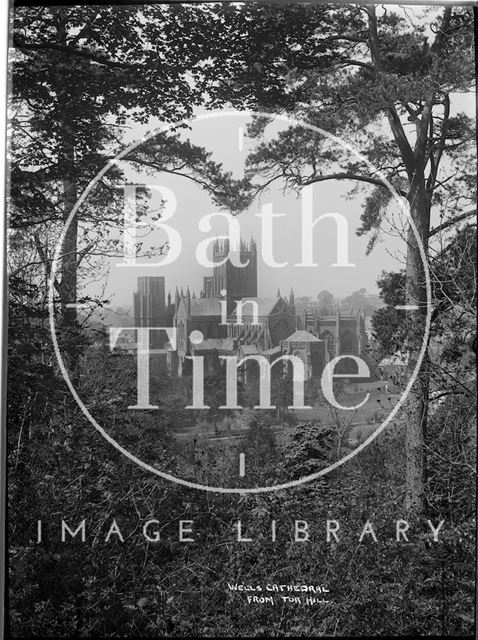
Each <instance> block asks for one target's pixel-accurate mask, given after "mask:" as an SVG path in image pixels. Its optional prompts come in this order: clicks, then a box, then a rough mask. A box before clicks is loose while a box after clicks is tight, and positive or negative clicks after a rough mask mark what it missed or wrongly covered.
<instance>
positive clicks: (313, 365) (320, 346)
mask: <svg viewBox="0 0 478 640" xmlns="http://www.w3.org/2000/svg"><path fill="white" fill-rule="evenodd" d="M282 354H283V355H290V356H296V357H298V358H300V359H301V360H302V362H303V363H304V373H305V380H310V379H311V378H320V376H321V375H322V372H323V370H324V367H325V365H326V364H327V362H328V361H329V355H328V352H327V343H326V342H325V340H320V339H319V338H317V337H316V336H314V334H313V333H310V332H309V331H303V330H299V331H295V332H294V333H293V334H292V335H290V336H289V337H288V338H287V339H286V340H283V342H282Z"/></svg>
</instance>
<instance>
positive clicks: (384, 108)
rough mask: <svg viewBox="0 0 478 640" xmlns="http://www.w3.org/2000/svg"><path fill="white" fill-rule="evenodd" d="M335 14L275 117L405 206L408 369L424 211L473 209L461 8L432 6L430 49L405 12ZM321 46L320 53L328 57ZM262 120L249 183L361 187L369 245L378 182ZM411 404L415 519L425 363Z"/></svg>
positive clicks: (379, 208) (422, 283)
mask: <svg viewBox="0 0 478 640" xmlns="http://www.w3.org/2000/svg"><path fill="white" fill-rule="evenodd" d="M330 15H332V14H330ZM329 17H330V16H329ZM335 17H336V16H335ZM336 18H337V19H336V21H334V20H332V24H330V22H329V23H328V24H327V25H325V26H324V29H323V30H322V34H323V36H322V37H321V38H320V39H319V41H320V45H321V48H320V50H319V49H317V50H316V51H315V64H313V63H311V54H310V51H308V52H307V53H308V55H304V57H303V60H302V62H303V64H301V60H300V56H299V60H298V61H297V60H296V66H295V67H294V68H289V72H288V73H285V72H284V75H283V81H284V84H285V86H290V87H292V94H291V93H289V94H288V96H287V100H282V101H278V102H277V104H276V109H279V110H284V111H287V112H288V113H291V114H292V115H294V117H296V118H301V119H303V120H307V121H308V122H310V123H311V124H313V125H316V126H318V127H321V128H322V129H325V130H326V131H328V132H330V133H332V134H335V135H337V136H339V137H341V138H342V139H344V138H347V139H348V140H349V141H353V143H354V144H355V146H356V148H358V149H360V151H361V153H362V154H363V155H364V156H365V157H366V158H367V159H368V160H369V161H370V162H371V163H372V164H373V165H374V166H375V167H376V168H377V169H379V170H380V171H381V172H382V174H383V175H385V176H386V178H387V179H388V180H389V181H390V182H391V184H392V185H393V186H394V188H395V189H396V191H397V192H398V194H399V195H401V196H402V197H404V198H405V199H406V200H407V202H408V205H409V210H410V215H411V219H412V221H413V223H414V225H415V228H416V231H417V235H416V236H415V234H414V232H413V229H412V227H411V225H409V226H408V228H406V229H405V232H404V233H405V238H404V240H405V242H406V246H407V251H406V303H407V304H408V305H410V306H416V307H417V309H416V310H415V311H411V312H410V315H409V318H408V325H409V328H410V330H409V331H408V332H407V349H408V351H409V354H410V363H411V367H412V368H413V366H414V364H415V363H416V361H417V357H418V351H419V349H420V344H421V339H422V336H423V334H424V326H425V317H426V312H427V305H426V278H425V267H424V265H423V263H422V260H421V255H420V250H419V245H420V244H421V245H422V246H423V248H424V251H425V255H427V253H428V247H429V236H430V235H434V230H432V229H430V220H431V213H432V208H433V209H435V210H436V211H438V212H439V213H440V215H441V216H442V218H444V219H446V220H447V222H446V223H445V224H446V225H447V226H448V225H449V224H452V223H453V219H455V220H461V219H463V218H464V217H467V216H469V215H472V214H474V213H475V209H471V210H470V209H469V207H470V205H472V204H474V202H475V196H474V192H473V186H472V185H473V177H472V172H471V170H470V164H469V162H468V160H469V158H473V156H474V134H473V127H472V123H471V121H470V118H469V117H467V116H466V115H465V114H458V115H456V116H455V115H453V116H452V115H451V113H452V109H451V103H452V100H453V97H454V96H455V95H456V94H459V93H462V92H467V91H470V88H471V86H472V83H473V74H474V70H473V65H472V64H471V60H472V57H473V56H472V46H473V42H472V28H471V27H472V12H471V11H470V10H469V9H467V8H462V7H453V8H452V7H446V8H445V9H443V10H441V11H440V13H439V15H438V16H437V18H436V19H434V18H433V19H432V20H431V22H430V24H431V28H432V30H433V31H434V32H435V37H434V39H433V42H431V43H429V42H428V36H427V35H426V34H425V30H424V27H423V25H421V26H420V25H418V26H416V27H412V28H411V27H410V25H409V24H408V21H407V17H406V14H404V15H398V14H397V13H392V12H390V11H389V10H388V9H387V10H384V11H383V12H381V14H380V15H378V14H377V10H376V7H375V6H372V5H368V6H361V7H352V8H348V9H342V14H341V16H340V18H338V17H336ZM339 27H341V28H339ZM337 43H340V46H339V47H337ZM327 45H330V47H331V48H330V49H328V54H329V56H330V57H329V58H328V59H327V56H326V55H325V54H324V48H325V50H326V48H327ZM313 57H314V54H312V58H313ZM297 86H299V87H300V100H299V98H298V92H299V89H297V88H296V89H294V87H297ZM294 91H296V93H294ZM291 101H292V102H293V107H292V108H291V107H290V102H291ZM267 124H268V120H267V119H264V118H262V119H257V121H256V123H255V125H254V126H253V127H251V128H250V135H251V136H255V137H256V138H258V140H259V142H258V145H257V148H256V151H255V152H253V153H252V154H251V155H250V157H249V159H248V166H249V176H250V177H251V179H252V178H253V177H254V176H261V178H262V179H263V180H264V182H265V184H270V182H271V181H273V180H277V179H280V180H282V181H283V182H284V183H285V185H286V187H287V188H289V189H295V190H297V191H300V190H301V189H302V188H304V187H305V186H307V185H312V184H318V183H320V182H323V181H326V180H352V181H355V182H356V183H364V184H368V185H371V186H372V187H373V190H372V191H371V192H370V195H368V197H367V199H366V204H365V207H364V211H363V214H362V226H361V228H360V229H359V233H360V234H363V233H370V234H371V238H370V242H369V249H372V248H373V246H374V244H375V242H376V240H377V238H378V237H379V234H380V227H381V223H382V221H383V218H384V215H385V213H386V211H387V209H388V208H389V207H390V205H391V202H392V196H391V192H390V191H389V190H388V188H387V186H386V184H385V183H384V182H383V181H382V179H381V178H380V176H379V175H378V174H377V173H376V172H374V171H372V170H370V168H369V167H368V166H367V165H365V163H362V162H360V161H357V160H355V159H354V160H351V159H350V158H349V157H347V154H346V153H345V152H344V151H343V150H342V149H336V148H331V146H330V145H329V144H326V142H327V141H325V143H324V138H323V136H321V135H320V134H318V133H317V134H314V133H313V132H311V131H310V130H308V129H305V128H303V127H300V126H296V127H290V128H289V129H287V130H285V131H282V132H281V133H279V134H278V135H277V136H276V137H275V138H274V139H273V140H272V141H264V140H263V139H261V134H262V132H263V131H264V129H265V127H266V126H267ZM410 128H411V130H410V131H409V129H410ZM377 132H380V133H377ZM473 164H474V163H471V165H472V166H473ZM467 165H468V166H467ZM467 208H468V209H467ZM410 398H411V399H410V402H409V405H408V407H409V427H408V429H407V436H408V440H407V443H408V444H407V497H406V506H407V509H408V510H409V511H410V512H411V513H419V512H421V511H423V509H424V486H425V481H426V461H425V455H424V450H425V449H424V437H425V431H426V421H427V406H428V367H427V363H426V361H425V362H424V363H423V364H422V367H421V371H420V374H419V375H418V377H417V380H416V383H415V384H414V387H413V390H412V393H411V395H410Z"/></svg>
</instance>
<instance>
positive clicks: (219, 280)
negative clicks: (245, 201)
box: [201, 238, 257, 314]
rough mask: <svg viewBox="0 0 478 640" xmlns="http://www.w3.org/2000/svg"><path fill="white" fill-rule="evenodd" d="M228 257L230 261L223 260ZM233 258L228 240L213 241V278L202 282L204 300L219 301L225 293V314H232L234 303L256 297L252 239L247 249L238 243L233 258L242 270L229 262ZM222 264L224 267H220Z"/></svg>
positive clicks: (255, 250)
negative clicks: (237, 261)
mask: <svg viewBox="0 0 478 640" xmlns="http://www.w3.org/2000/svg"><path fill="white" fill-rule="evenodd" d="M228 255H229V256H230V257H229V259H228V260H225V258H226V256H228ZM232 255H233V252H232V251H231V252H230V243H229V240H227V239H226V240H224V241H223V242H219V240H216V242H215V243H214V245H213V262H215V263H218V264H217V265H216V266H215V267H214V268H213V274H212V276H206V277H205V278H204V280H203V291H202V294H201V295H202V297H204V298H220V297H221V296H222V294H221V291H224V290H226V291H227V294H226V300H227V313H228V314H229V313H231V312H232V310H233V308H234V302H235V301H236V300H241V298H251V297H256V296H257V247H256V243H255V241H254V239H253V238H251V241H250V242H249V244H248V245H247V244H246V243H245V242H244V241H243V240H242V239H241V241H240V248H239V251H238V252H237V254H236V258H237V260H240V263H241V264H244V265H245V266H243V267H236V266H235V265H234V264H233V263H232V262H231V259H230V258H231V256H232ZM224 260H225V261H224ZM221 262H224V264H219V263H221ZM246 263H247V264H246Z"/></svg>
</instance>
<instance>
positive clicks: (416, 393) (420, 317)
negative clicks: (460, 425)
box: [405, 178, 430, 516]
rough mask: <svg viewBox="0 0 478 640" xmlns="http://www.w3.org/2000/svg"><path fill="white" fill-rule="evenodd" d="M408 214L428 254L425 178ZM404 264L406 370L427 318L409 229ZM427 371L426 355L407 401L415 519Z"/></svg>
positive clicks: (422, 483) (409, 507)
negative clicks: (411, 307) (408, 306)
mask: <svg viewBox="0 0 478 640" xmlns="http://www.w3.org/2000/svg"><path fill="white" fill-rule="evenodd" d="M409 202H410V213H411V216H412V219H413V221H414V223H415V226H416V229H417V232H418V236H419V238H420V240H421V242H422V245H423V248H424V250H425V255H427V249H428V231H429V226H430V203H429V198H428V195H427V193H426V190H425V181H424V179H420V178H419V179H418V180H417V181H416V182H415V185H412V189H411V193H410V197H409ZM407 244H408V248H407V262H406V296H407V305H413V306H416V307H417V309H415V310H411V311H409V312H407V320H406V321H407V323H408V327H407V329H408V331H407V336H408V337H407V352H408V358H409V360H408V368H409V371H410V372H411V371H412V370H413V369H415V367H416V364H417V361H418V357H419V352H420V349H421V348H422V344H423V336H424V332H425V326H426V316H427V288H426V276H425V266H424V264H423V260H422V258H421V255H420V251H419V243H418V241H417V238H416V237H415V234H414V232H413V230H412V228H411V227H410V228H409V230H408V235H407ZM428 395H429V372H428V359H427V354H425V357H424V359H423V361H422V363H421V366H420V368H419V371H418V374H417V376H416V379H415V381H414V384H413V386H412V388H411V391H410V395H409V398H408V401H407V407H406V413H407V419H408V420H407V427H406V428H407V430H406V445H405V452H406V494H405V509H406V511H407V513H408V514H409V515H410V516H418V515H420V514H422V513H424V512H425V508H426V504H425V487H426V478H427V473H426V455H425V441H426V427H427V418H428Z"/></svg>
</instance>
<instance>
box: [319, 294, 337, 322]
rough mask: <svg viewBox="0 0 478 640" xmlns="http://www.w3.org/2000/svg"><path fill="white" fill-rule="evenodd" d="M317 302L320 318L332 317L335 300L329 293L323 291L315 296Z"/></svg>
mask: <svg viewBox="0 0 478 640" xmlns="http://www.w3.org/2000/svg"><path fill="white" fill-rule="evenodd" d="M317 301H318V303H319V314H320V315H322V316H329V315H332V313H333V312H334V305H335V300H334V296H333V294H332V293H330V291H327V290H326V289H324V290H323V291H321V292H320V293H319V294H318V295H317Z"/></svg>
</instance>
